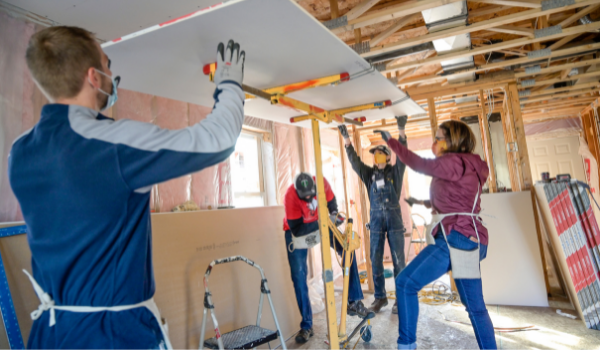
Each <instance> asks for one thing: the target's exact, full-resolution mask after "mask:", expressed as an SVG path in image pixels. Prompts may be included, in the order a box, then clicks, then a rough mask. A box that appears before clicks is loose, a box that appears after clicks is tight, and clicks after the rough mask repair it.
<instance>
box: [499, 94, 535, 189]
mask: <svg viewBox="0 0 600 350" xmlns="http://www.w3.org/2000/svg"><path fill="white" fill-rule="evenodd" d="M505 91H506V92H507V94H508V97H507V102H508V110H509V113H510V116H511V118H512V122H513V123H512V124H513V125H514V131H515V138H516V143H517V153H518V158H517V160H518V165H519V181H520V183H521V189H522V190H527V189H530V188H531V186H532V185H533V180H532V178H531V168H530V166H529V154H528V152H527V141H526V139H525V126H524V124H523V115H522V114H521V105H520V104H519V91H518V90H517V84H516V83H509V84H508V86H507V87H506V88H505Z"/></svg>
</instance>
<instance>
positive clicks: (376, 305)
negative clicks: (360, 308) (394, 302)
mask: <svg viewBox="0 0 600 350" xmlns="http://www.w3.org/2000/svg"><path fill="white" fill-rule="evenodd" d="M387 304H388V300H387V298H386V297H383V298H381V299H377V298H375V301H374V302H373V304H371V307H370V308H369V309H371V310H372V311H373V312H374V313H378V312H379V311H381V308H383V307H384V306H386V305H387Z"/></svg>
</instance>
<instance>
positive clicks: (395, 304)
mask: <svg viewBox="0 0 600 350" xmlns="http://www.w3.org/2000/svg"><path fill="white" fill-rule="evenodd" d="M392 313H393V314H394V315H397V314H398V300H396V302H395V303H394V306H392Z"/></svg>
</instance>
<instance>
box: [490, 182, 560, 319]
mask: <svg viewBox="0 0 600 350" xmlns="http://www.w3.org/2000/svg"><path fill="white" fill-rule="evenodd" d="M481 208H483V212H482V213H483V214H489V215H491V216H494V217H489V216H483V220H484V222H485V223H486V225H487V229H488V232H489V245H488V252H487V258H486V259H485V260H483V261H482V262H481V278H482V282H483V297H484V299H485V302H486V304H492V305H519V306H544V307H545V306H548V294H547V291H546V284H545V282H544V270H543V267H542V257H541V254H540V246H539V243H538V238H537V232H536V228H535V219H534V216H533V206H532V203H531V193H530V192H529V191H523V192H509V193H494V194H484V195H482V196H481Z"/></svg>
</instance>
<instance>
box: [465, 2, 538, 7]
mask: <svg viewBox="0 0 600 350" xmlns="http://www.w3.org/2000/svg"><path fill="white" fill-rule="evenodd" d="M469 2H480V3H483V4H493V5H504V6H510V7H526V8H540V7H542V5H541V4H540V3H539V2H534V1H532V2H529V1H509V0H469Z"/></svg>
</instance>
